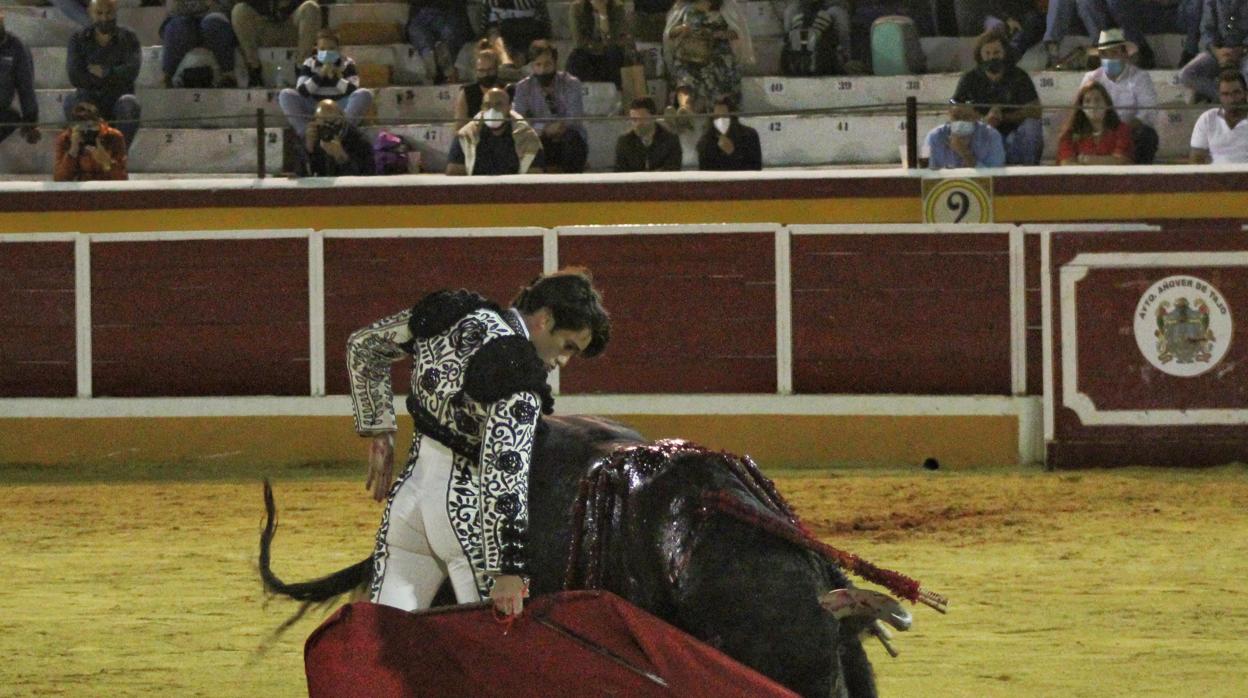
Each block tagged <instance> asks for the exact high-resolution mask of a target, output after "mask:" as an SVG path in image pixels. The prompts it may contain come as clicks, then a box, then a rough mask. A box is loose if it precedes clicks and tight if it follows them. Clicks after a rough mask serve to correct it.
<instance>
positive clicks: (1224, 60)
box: [1179, 0, 1248, 104]
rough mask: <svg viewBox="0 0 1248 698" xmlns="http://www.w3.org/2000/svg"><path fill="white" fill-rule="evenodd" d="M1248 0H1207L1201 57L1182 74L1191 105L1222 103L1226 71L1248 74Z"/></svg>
mask: <svg viewBox="0 0 1248 698" xmlns="http://www.w3.org/2000/svg"><path fill="white" fill-rule="evenodd" d="M1245 47H1248V0H1205V10H1204V14H1203V15H1202V16H1201V22H1200V51H1201V52H1200V54H1199V55H1197V56H1196V57H1195V58H1193V59H1192V60H1191V61H1189V62H1188V64H1187V65H1185V66H1183V70H1181V71H1179V83H1180V84H1182V85H1183V86H1184V87H1186V88H1187V89H1188V90H1189V94H1188V102H1190V103H1192V104H1195V103H1197V102H1216V101H1218V82H1219V80H1218V75H1219V73H1220V72H1221V71H1222V70H1224V69H1226V68H1234V69H1236V70H1238V71H1239V72H1241V73H1245V72H1248V52H1246V51H1245Z"/></svg>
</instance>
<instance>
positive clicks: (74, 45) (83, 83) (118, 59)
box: [63, 0, 143, 148]
mask: <svg viewBox="0 0 1248 698" xmlns="http://www.w3.org/2000/svg"><path fill="white" fill-rule="evenodd" d="M87 14H88V15H89V16H90V17H91V26H89V27H87V28H85V29H83V30H82V31H79V32H77V33H75V34H74V35H73V36H71V37H70V39H69V51H68V59H67V61H66V66H65V68H66V72H67V73H69V82H70V84H72V85H73V86H74V87H76V88H77V90H76V91H75V92H74V94H72V95H70V96H68V97H66V98H65V101H64V103H63V106H64V109H65V120H66V121H69V120H71V117H70V115H71V114H72V113H73V111H74V107H75V106H77V104H78V103H79V102H90V103H91V104H93V105H95V107H96V109H98V110H99V112H100V115H101V116H102V117H103V118H105V119H107V120H109V121H110V122H112V123H114V124H116V127H117V130H118V131H121V133H122V135H124V136H125V137H126V147H127V148H129V147H130V146H131V145H133V144H134V138H135V135H136V134H137V133H138V132H139V117H140V115H141V110H140V108H139V100H138V98H137V97H135V96H134V81H135V80H136V79H137V78H138V77H139V69H140V68H141V67H142V65H143V51H142V47H141V46H139V37H138V36H136V35H135V33H134V32H132V31H130V30H129V29H124V28H122V27H119V26H117V0H92V1H91V4H90V6H88V7H87Z"/></svg>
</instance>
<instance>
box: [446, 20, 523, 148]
mask: <svg viewBox="0 0 1248 698" xmlns="http://www.w3.org/2000/svg"><path fill="white" fill-rule="evenodd" d="M473 65H474V67H475V70H476V72H475V75H476V81H475V82H470V83H467V84H466V85H464V86H462V87H460V88H459V94H457V95H455V130H456V131H458V130H459V129H461V128H463V127H464V126H466V125H467V124H468V120H469V119H471V118H472V117H473V115H474V114H476V113H477V112H479V111H481V103H482V101H483V100H484V98H485V93H486V91H487V90H491V89H493V88H495V87H503V83H502V82H501V81H500V80H499V79H498V68H499V66H500V65H502V58H501V57H500V56H499V55H498V51H496V50H495V49H494V48H493V47H492V46H491V45H490V42H489V41H488V40H486V39H482V40H481V41H479V42H478V43H477V51H476V55H475V58H474V63H473ZM507 91H508V93H509V94H510V93H511V92H512V91H513V90H512V88H511V87H510V86H508V87H507Z"/></svg>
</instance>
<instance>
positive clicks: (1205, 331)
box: [1155, 296, 1217, 364]
mask: <svg viewBox="0 0 1248 698" xmlns="http://www.w3.org/2000/svg"><path fill="white" fill-rule="evenodd" d="M1155 336H1156V337H1157V360H1158V361H1160V362H1162V363H1163V364H1164V363H1168V362H1170V361H1178V362H1179V363H1181V364H1190V363H1192V362H1195V361H1200V362H1205V363H1208V361H1209V359H1211V358H1212V357H1213V353H1212V352H1211V351H1210V350H1211V349H1213V344H1214V342H1215V341H1217V337H1214V336H1213V330H1211V329H1209V305H1208V304H1206V303H1205V301H1204V300H1201V299H1199V298H1198V299H1196V300H1195V301H1194V302H1190V301H1188V299H1187V298H1184V297H1183V296H1179V298H1178V300H1176V301H1175V302H1174V307H1173V308H1171V307H1170V303H1169V301H1162V303H1161V305H1160V306H1158V307H1157V332H1156V335H1155Z"/></svg>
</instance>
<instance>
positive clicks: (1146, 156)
mask: <svg viewBox="0 0 1248 698" xmlns="http://www.w3.org/2000/svg"><path fill="white" fill-rule="evenodd" d="M1136 50H1137V49H1136V46H1135V44H1133V43H1131V42H1130V41H1127V40H1126V39H1125V38H1124V36H1123V33H1122V30H1121V29H1106V30H1105V31H1103V32H1101V35H1100V37H1099V38H1098V39H1097V43H1096V48H1095V49H1093V50H1092V51H1091V53H1093V54H1094V55H1098V56H1100V58H1101V65H1100V67H1099V68H1097V69H1096V70H1093V71H1091V72H1089V73H1087V74H1086V75H1084V76H1083V83H1082V86H1083V87H1086V86H1087V85H1088V84H1090V83H1096V84H1098V85H1100V86H1101V87H1103V88H1105V92H1106V94H1108V95H1109V100H1110V102H1111V103H1112V104H1113V105H1114V111H1116V112H1117V114H1118V118H1120V119H1121V120H1122V121H1123V123H1125V124H1126V125H1127V126H1128V127H1129V128H1130V129H1131V142H1132V152H1133V153H1134V161H1135V162H1136V163H1139V164H1141V165H1151V164H1152V163H1153V160H1154V158H1155V157H1156V156H1157V143H1158V137H1157V129H1156V128H1154V127H1153V124H1154V123H1156V122H1155V119H1156V116H1157V112H1156V111H1155V110H1153V109H1151V107H1155V106H1157V90H1156V89H1155V88H1154V87H1153V77H1152V76H1151V75H1149V74H1148V71H1146V70H1140V69H1139V68H1137V67H1136V66H1135V65H1134V64H1132V63H1131V61H1130V60H1129V58H1130V57H1131V56H1133V55H1135V53H1136Z"/></svg>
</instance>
